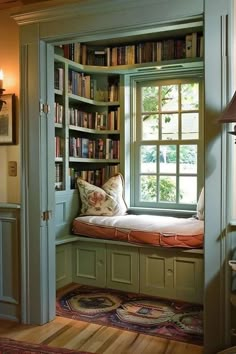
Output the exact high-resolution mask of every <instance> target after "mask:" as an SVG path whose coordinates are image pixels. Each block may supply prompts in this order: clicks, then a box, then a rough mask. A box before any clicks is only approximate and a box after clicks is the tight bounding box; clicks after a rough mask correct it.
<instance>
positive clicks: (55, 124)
mask: <svg viewBox="0 0 236 354" xmlns="http://www.w3.org/2000/svg"><path fill="white" fill-rule="evenodd" d="M54 126H55V128H59V129H62V128H63V124H62V123H54Z"/></svg>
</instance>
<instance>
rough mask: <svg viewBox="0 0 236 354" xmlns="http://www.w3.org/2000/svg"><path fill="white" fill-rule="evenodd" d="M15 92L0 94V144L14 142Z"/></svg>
mask: <svg viewBox="0 0 236 354" xmlns="http://www.w3.org/2000/svg"><path fill="white" fill-rule="evenodd" d="M15 125H16V116H15V94H6V95H1V96H0V145H12V144H15V138H16V137H15V134H16V129H15Z"/></svg>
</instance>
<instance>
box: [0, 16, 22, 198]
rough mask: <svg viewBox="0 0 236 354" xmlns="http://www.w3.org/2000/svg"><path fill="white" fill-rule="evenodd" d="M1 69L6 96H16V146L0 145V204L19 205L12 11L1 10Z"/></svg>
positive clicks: (16, 75) (16, 58)
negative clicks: (13, 169)
mask: <svg viewBox="0 0 236 354" xmlns="http://www.w3.org/2000/svg"><path fill="white" fill-rule="evenodd" d="M0 32H1V34H2V35H1V36H0V69H2V70H3V72H4V82H3V83H4V88H5V89H6V91H5V92H4V93H5V94H8V93H15V94H16V144H15V145H0V202H3V203H19V202H20V145H19V110H18V106H19V105H18V100H19V27H18V25H17V23H16V22H15V21H14V20H13V19H12V18H11V17H10V11H9V10H2V11H0ZM8 161H16V162H17V176H16V177H9V176H8Z"/></svg>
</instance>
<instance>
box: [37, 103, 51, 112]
mask: <svg viewBox="0 0 236 354" xmlns="http://www.w3.org/2000/svg"><path fill="white" fill-rule="evenodd" d="M39 110H40V113H45V114H48V113H50V106H49V104H47V103H40V108H39Z"/></svg>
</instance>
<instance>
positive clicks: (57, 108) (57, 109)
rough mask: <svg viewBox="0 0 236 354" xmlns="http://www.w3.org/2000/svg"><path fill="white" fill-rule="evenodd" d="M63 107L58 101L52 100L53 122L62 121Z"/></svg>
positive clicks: (60, 122)
mask: <svg viewBox="0 0 236 354" xmlns="http://www.w3.org/2000/svg"><path fill="white" fill-rule="evenodd" d="M63 115H64V107H63V106H62V105H61V104H60V103H58V102H54V123H59V124H62V123H63Z"/></svg>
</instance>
